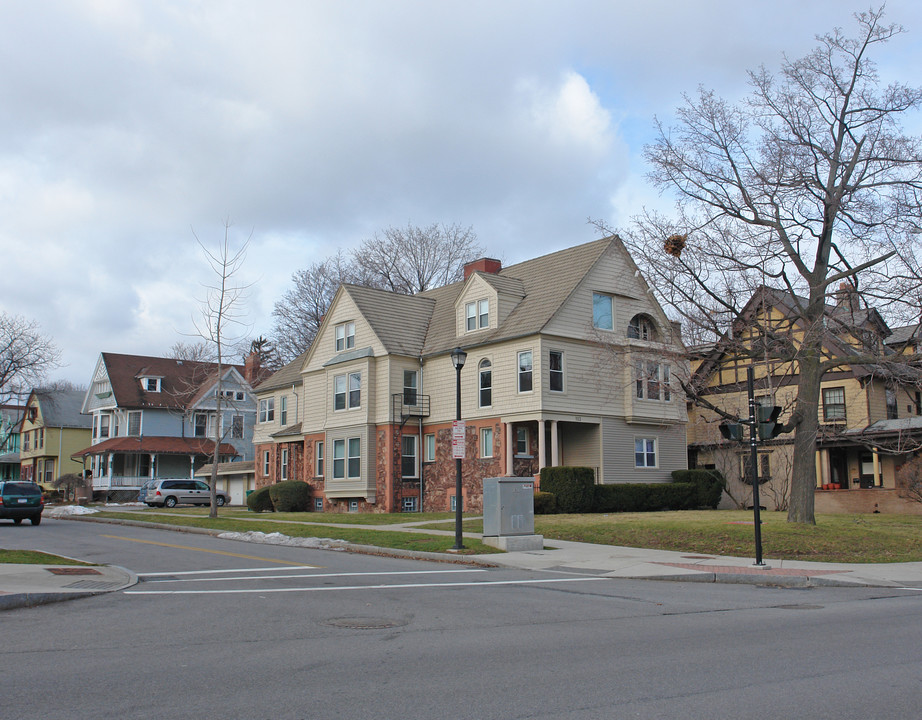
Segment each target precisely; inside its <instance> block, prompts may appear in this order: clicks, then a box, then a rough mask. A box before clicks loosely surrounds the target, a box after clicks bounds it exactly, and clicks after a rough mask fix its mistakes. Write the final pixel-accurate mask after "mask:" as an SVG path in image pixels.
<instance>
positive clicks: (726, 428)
mask: <svg viewBox="0 0 922 720" xmlns="http://www.w3.org/2000/svg"><path fill="white" fill-rule="evenodd" d="M718 427H719V428H720V434H721V435H722V436H723V438H724V440H734V441H736V442H742V440H743V426H742V425H740V424H739V423H729V422H723V423H720V425H718Z"/></svg>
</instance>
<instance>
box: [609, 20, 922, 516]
mask: <svg viewBox="0 0 922 720" xmlns="http://www.w3.org/2000/svg"><path fill="white" fill-rule="evenodd" d="M883 14H884V13H883V8H880V9H878V10H872V11H869V12H866V13H859V14H857V15H855V19H856V21H857V25H858V33H857V35H856V36H855V37H847V36H846V35H844V34H843V33H842V31H841V30H839V29H836V30H833V31H832V32H831V33H829V34H826V35H822V36H818V38H817V40H818V41H819V45H818V46H817V47H816V49H814V50H813V52H811V53H810V54H809V55H807V56H806V57H803V58H801V59H798V60H790V59H788V58H785V59H784V60H783V62H782V64H781V69H780V72H779V73H777V74H776V73H772V72H769V71H768V70H766V69H765V68H762V69H760V70H758V71H756V72H750V74H749V77H750V84H751V86H752V94H751V95H750V97H749V98H748V100H746V101H745V102H743V103H741V104H739V105H731V104H729V103H727V102H726V101H724V100H722V99H720V98H718V97H717V96H716V95H715V94H714V93H713V92H710V91H707V90H704V89H702V90H699V92H698V95H697V96H695V97H689V96H686V97H685V103H684V105H683V106H682V107H681V108H680V109H679V110H678V124H677V126H676V127H675V128H667V127H665V126H664V125H663V124H661V123H659V122H657V128H658V131H659V135H658V139H657V140H656V142H655V143H653V144H652V145H650V146H648V147H647V148H646V149H645V154H646V158H647V160H648V161H649V162H650V163H651V165H652V172H651V175H650V177H651V179H652V181H653V182H654V184H655V185H656V186H657V187H659V188H660V189H661V190H664V191H665V190H670V191H674V192H675V194H676V195H677V198H678V200H677V213H676V216H675V217H674V218H671V219H667V218H664V217H662V216H659V215H656V214H653V213H646V214H644V215H643V216H641V217H639V218H637V219H636V222H635V224H634V226H633V228H632V232H630V233H628V234H627V236H626V238H625V240H626V242H627V244H628V245H629V247H630V249H631V252H632V254H633V255H634V257H635V259H636V260H637V262H638V264H639V265H640V266H641V267H642V268H643V269H644V270H645V271H646V273H647V275H648V277H650V278H651V280H652V284H653V285H654V287H655V288H656V291H657V293H658V294H659V299H660V301H661V303H662V304H663V306H664V307H665V308H667V311H668V312H670V313H671V314H673V316H674V317H676V316H677V317H679V318H681V319H682V321H683V324H686V325H688V326H689V327H691V328H693V329H694V335H695V337H696V339H698V340H703V339H709V340H716V339H718V338H723V339H727V338H728V331H729V330H730V328H731V327H732V326H733V324H734V323H737V322H738V321H739V320H740V313H741V310H742V309H743V307H744V305H745V303H746V302H747V301H748V300H749V299H750V298H751V297H752V295H753V293H754V292H755V291H756V289H757V288H759V287H762V286H766V285H768V286H771V287H773V288H777V289H779V290H781V291H782V292H784V294H785V295H786V296H787V297H788V298H790V301H791V304H792V308H793V310H792V312H793V315H792V317H793V322H794V324H795V325H796V331H797V333H798V337H799V343H798V344H797V345H796V346H792V345H791V344H790V343H787V342H777V343H775V342H772V341H773V340H774V338H773V337H771V330H770V329H765V330H764V332H765V333H766V339H767V342H766V343H764V344H763V347H762V348H761V350H764V351H765V352H767V353H768V355H769V356H771V357H772V358H778V359H781V360H785V359H789V360H793V361H794V362H796V364H797V370H798V381H797V400H796V405H795V409H794V412H793V413H792V416H791V421H790V423H789V425H788V427H789V428H790V429H793V430H794V460H793V467H792V475H791V497H790V504H789V508H788V520H789V521H791V522H799V523H811V524H812V523H814V522H815V517H814V503H813V499H814V495H813V490H814V487H815V466H814V460H813V457H814V448H815V441H816V436H817V430H818V412H817V410H818V402H819V395H820V381H821V379H822V377H823V374H824V373H825V372H827V371H828V370H830V369H832V368H833V367H835V366H836V365H837V364H840V363H842V362H843V360H842V359H841V358H830V357H828V356H824V352H823V349H824V348H823V343H824V340H825V339H826V337H827V336H828V332H829V328H828V327H827V326H826V323H827V320H828V313H827V312H826V310H827V307H828V305H827V300H829V299H830V298H831V297H832V296H833V295H834V293H835V292H836V291H837V290H838V289H839V286H840V285H841V284H842V283H846V284H847V285H848V286H850V287H851V288H852V289H854V290H856V291H859V292H858V297H859V298H862V299H863V300H862V301H866V300H872V301H873V300H887V301H891V302H893V303H896V304H902V305H904V306H906V305H907V304H908V303H916V305H915V307H914V308H912V309H911V310H910V309H907V313H910V314H911V313H915V316H916V317H918V316H919V314H918V313H919V310H920V306H919V304H918V303H919V299H920V294H922V292H920V288H922V283H920V280H922V274H920V273H919V272H918V268H919V264H918V262H917V261H916V257H917V256H916V254H915V253H916V249H915V248H916V245H917V244H918V243H917V242H916V241H915V240H914V236H913V235H912V233H914V232H917V231H918V227H919V203H918V199H919V192H920V188H922V148H920V143H919V140H918V139H917V138H912V137H907V136H905V135H904V134H903V131H902V128H901V126H900V123H899V121H900V118H901V116H902V115H903V114H904V113H905V112H906V111H908V110H910V109H913V108H917V107H919V105H920V101H922V91H920V90H919V89H916V88H910V87H908V86H905V85H902V84H892V85H890V86H888V87H885V88H882V87H880V82H879V79H878V76H877V73H876V70H875V66H874V63H873V62H872V60H871V59H870V54H871V52H872V51H873V50H874V49H875V48H876V47H877V46H878V45H880V44H882V43H886V42H888V41H889V40H891V39H892V38H894V37H895V36H897V35H899V34H900V33H901V32H902V28H901V27H900V26H898V25H886V24H883V23H882V18H883ZM865 309H866V308H865ZM789 334H790V328H788V329H787V330H786V331H785V332H783V333H781V336H779V338H778V340H779V341H783V340H784V336H785V335H789ZM867 359H868V360H873V359H874V357H873V355H869V356H868V358H867ZM848 361H849V362H855V361H856V358H855V357H851V358H850V359H849V360H848ZM692 390H694V389H693V388H692Z"/></svg>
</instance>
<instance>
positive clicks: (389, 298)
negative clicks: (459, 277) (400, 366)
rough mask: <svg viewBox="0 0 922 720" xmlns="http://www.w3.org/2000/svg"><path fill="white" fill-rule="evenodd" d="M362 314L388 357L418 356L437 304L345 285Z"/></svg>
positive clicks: (418, 297)
mask: <svg viewBox="0 0 922 720" xmlns="http://www.w3.org/2000/svg"><path fill="white" fill-rule="evenodd" d="M343 289H344V290H345V292H347V293H348V294H349V297H351V298H352V301H353V302H354V303H355V305H356V307H358V309H359V312H361V313H362V316H363V317H364V318H365V319H366V320H367V321H368V323H369V325H371V327H372V329H373V330H374V332H375V335H377V336H378V339H379V340H380V341H381V343H382V344H383V345H384V347H385V349H386V350H387V352H388V353H389V354H392V355H410V356H414V357H415V356H418V355H419V354H420V352H422V348H423V342H424V341H425V339H426V331H427V330H428V328H429V322H430V320H431V319H432V312H433V310H434V308H435V300H433V299H432V298H430V297H426V296H425V293H420V294H419V295H400V294H398V293H393V292H388V291H386V290H375V289H374V288H368V287H363V286H361V285H344V286H343Z"/></svg>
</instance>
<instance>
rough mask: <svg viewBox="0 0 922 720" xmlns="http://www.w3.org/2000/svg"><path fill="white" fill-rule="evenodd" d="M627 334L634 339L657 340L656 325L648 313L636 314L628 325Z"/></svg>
mask: <svg viewBox="0 0 922 720" xmlns="http://www.w3.org/2000/svg"><path fill="white" fill-rule="evenodd" d="M627 336H628V337H629V338H631V339H633V340H655V339H656V325H655V324H654V323H653V320H651V319H650V317H649V316H647V315H643V314H640V315H635V316H634V317H632V318H631V322H630V324H628V326H627Z"/></svg>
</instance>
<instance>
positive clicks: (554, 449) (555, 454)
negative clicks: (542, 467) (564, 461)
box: [551, 420, 560, 467]
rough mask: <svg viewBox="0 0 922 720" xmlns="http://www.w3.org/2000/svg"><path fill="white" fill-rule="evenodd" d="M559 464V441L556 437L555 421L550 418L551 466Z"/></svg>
mask: <svg viewBox="0 0 922 720" xmlns="http://www.w3.org/2000/svg"><path fill="white" fill-rule="evenodd" d="M558 465H560V443H559V441H558V439H557V421H556V420H551V467H557V466H558Z"/></svg>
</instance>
